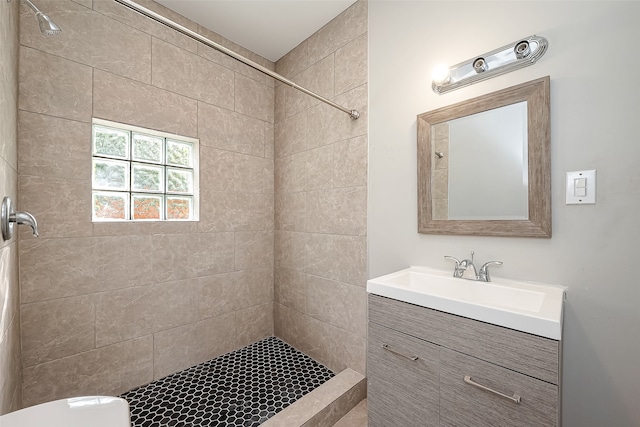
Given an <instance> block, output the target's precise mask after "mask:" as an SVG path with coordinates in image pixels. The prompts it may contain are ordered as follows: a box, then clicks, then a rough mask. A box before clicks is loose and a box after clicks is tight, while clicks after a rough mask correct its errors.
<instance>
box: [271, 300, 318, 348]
mask: <svg viewBox="0 0 640 427" xmlns="http://www.w3.org/2000/svg"><path fill="white" fill-rule="evenodd" d="M273 312H274V333H275V335H276V336H277V337H278V338H280V339H282V340H283V341H285V342H287V343H288V344H289V345H291V346H293V347H295V348H296V349H298V350H300V351H302V352H303V353H306V354H307V355H310V356H311V357H313V355H312V354H311V349H312V344H311V342H310V339H309V326H308V319H309V317H308V316H305V315H304V314H302V313H300V312H298V311H296V310H293V309H291V308H289V307H287V306H285V305H282V304H278V303H274V310H273ZM316 360H317V359H316Z"/></svg>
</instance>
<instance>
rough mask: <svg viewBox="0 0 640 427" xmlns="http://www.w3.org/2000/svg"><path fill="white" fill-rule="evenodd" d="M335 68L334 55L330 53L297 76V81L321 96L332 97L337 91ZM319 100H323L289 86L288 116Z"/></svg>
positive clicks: (287, 99)
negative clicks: (335, 89)
mask: <svg viewBox="0 0 640 427" xmlns="http://www.w3.org/2000/svg"><path fill="white" fill-rule="evenodd" d="M334 68H335V67H334V56H333V55H329V56H327V57H326V58H324V59H323V60H321V61H318V62H317V63H315V64H313V65H312V66H310V67H309V68H307V69H306V70H304V71H303V72H301V73H300V74H298V75H297V76H295V82H296V83H297V84H299V85H300V86H303V87H305V88H306V89H309V90H310V91H312V92H315V93H316V94H318V95H320V96H323V97H325V98H332V97H333V95H334V93H335V92H334V86H335V82H334V80H335V71H334ZM319 102H321V101H319V100H317V99H315V98H313V97H312V96H309V95H307V94H306V93H304V92H301V91H299V90H295V89H293V88H287V91H286V107H285V108H286V111H287V116H293V115H295V114H298V113H299V112H301V111H304V110H306V109H308V108H310V107H312V106H314V105H316V104H318V103H319Z"/></svg>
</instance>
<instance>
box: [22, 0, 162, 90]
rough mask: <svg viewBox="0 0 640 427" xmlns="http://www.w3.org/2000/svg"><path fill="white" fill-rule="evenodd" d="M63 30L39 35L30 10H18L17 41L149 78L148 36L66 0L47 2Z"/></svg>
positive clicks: (149, 50) (81, 61) (143, 79)
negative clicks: (18, 27)
mask: <svg viewBox="0 0 640 427" xmlns="http://www.w3.org/2000/svg"><path fill="white" fill-rule="evenodd" d="M46 11H47V14H49V15H50V16H54V17H55V21H56V24H58V25H59V26H60V27H61V28H62V29H63V33H62V34H60V35H58V36H56V37H42V34H41V33H40V30H39V29H38V23H37V21H36V20H35V19H33V12H32V11H31V9H29V7H28V6H26V5H23V6H22V7H21V11H20V44H22V45H24V46H28V47H32V48H34V49H38V50H41V51H43V52H47V53H50V54H52V55H56V56H59V57H62V58H66V59H70V60H72V61H74V62H78V63H80V64H85V65H89V66H91V67H95V68H97V69H100V70H104V71H109V72H111V73H115V74H118V75H120V76H123V77H128V78H131V79H134V80H138V81H140V82H145V83H149V82H150V81H151V36H150V35H148V34H145V33H143V32H141V31H138V30H136V29H135V28H131V27H130V26H128V25H125V24H122V23H120V22H118V21H114V20H113V19H110V18H109V17H108V16H105V15H103V14H101V13H98V12H95V11H93V10H91V9H88V8H86V7H84V6H81V5H79V4H77V3H74V2H72V1H70V0H58V1H50V2H47V9H46Z"/></svg>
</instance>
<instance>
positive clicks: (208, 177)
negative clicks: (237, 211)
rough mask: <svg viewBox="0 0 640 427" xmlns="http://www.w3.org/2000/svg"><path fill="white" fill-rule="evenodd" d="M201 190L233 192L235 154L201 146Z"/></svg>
mask: <svg viewBox="0 0 640 427" xmlns="http://www.w3.org/2000/svg"><path fill="white" fill-rule="evenodd" d="M200 188H203V189H206V190H207V191H231V190H233V188H234V154H233V153H231V152H229V151H223V150H218V149H215V148H211V147H207V146H205V145H200Z"/></svg>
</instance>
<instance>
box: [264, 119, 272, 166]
mask: <svg viewBox="0 0 640 427" xmlns="http://www.w3.org/2000/svg"><path fill="white" fill-rule="evenodd" d="M274 128H275V126H274V124H273V123H265V124H264V134H265V135H264V137H265V138H264V156H265V157H266V158H267V159H273V158H274V157H275V129H274Z"/></svg>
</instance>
